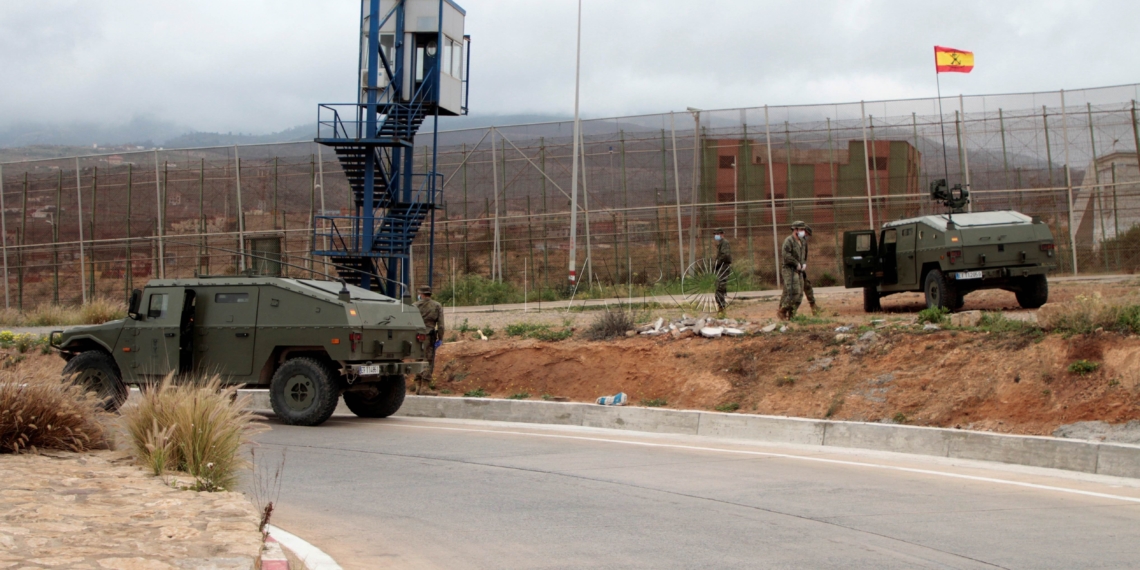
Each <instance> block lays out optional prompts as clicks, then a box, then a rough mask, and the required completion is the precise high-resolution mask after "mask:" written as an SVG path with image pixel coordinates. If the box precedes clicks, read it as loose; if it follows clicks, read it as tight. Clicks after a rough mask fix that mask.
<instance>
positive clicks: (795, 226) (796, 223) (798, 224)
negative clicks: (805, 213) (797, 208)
mask: <svg viewBox="0 0 1140 570" xmlns="http://www.w3.org/2000/svg"><path fill="white" fill-rule="evenodd" d="M791 228H792V229H793V230H802V229H805V228H807V224H805V223H803V221H801V220H796V221H794V222H792V226H791Z"/></svg>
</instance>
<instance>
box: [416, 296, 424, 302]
mask: <svg viewBox="0 0 1140 570" xmlns="http://www.w3.org/2000/svg"><path fill="white" fill-rule="evenodd" d="M416 300H417V301H423V300H424V296H423V295H416Z"/></svg>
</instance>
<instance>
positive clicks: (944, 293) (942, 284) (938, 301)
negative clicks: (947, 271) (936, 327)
mask: <svg viewBox="0 0 1140 570" xmlns="http://www.w3.org/2000/svg"><path fill="white" fill-rule="evenodd" d="M923 290H925V291H926V308H928V309H929V308H933V307H937V308H939V309H946V310H954V309H956V308H958V306H959V305H958V291H957V289H956V288H955V287H954V284H953V283H951V282H950V281H949V280H947V279H946V276H945V275H943V274H942V271H941V270H938V269H935V270H933V271H931V272H930V273H927V274H926V284H925V286H924V287H923Z"/></svg>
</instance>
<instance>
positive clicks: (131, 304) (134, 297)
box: [127, 289, 142, 321]
mask: <svg viewBox="0 0 1140 570" xmlns="http://www.w3.org/2000/svg"><path fill="white" fill-rule="evenodd" d="M140 303H142V291H140V290H138V289H135V290H133V291H131V300H130V301H128V302H127V316H128V317H130V318H132V319H134V320H136V321H141V320H142V315H139V304H140Z"/></svg>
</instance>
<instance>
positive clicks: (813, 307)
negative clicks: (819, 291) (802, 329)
mask: <svg viewBox="0 0 1140 570" xmlns="http://www.w3.org/2000/svg"><path fill="white" fill-rule="evenodd" d="M811 314H812V316H815V317H818V316H820V315H822V314H823V309H821V308H820V307H819V305H816V304H815V303H812V304H811Z"/></svg>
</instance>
